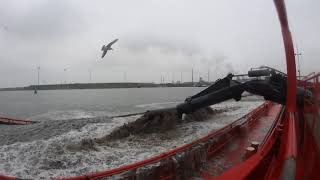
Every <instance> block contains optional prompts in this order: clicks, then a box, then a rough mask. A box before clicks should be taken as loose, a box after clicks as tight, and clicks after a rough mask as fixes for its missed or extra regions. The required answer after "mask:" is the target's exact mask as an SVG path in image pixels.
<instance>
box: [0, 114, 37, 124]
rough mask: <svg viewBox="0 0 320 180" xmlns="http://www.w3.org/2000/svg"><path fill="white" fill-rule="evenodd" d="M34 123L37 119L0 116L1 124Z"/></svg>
mask: <svg viewBox="0 0 320 180" xmlns="http://www.w3.org/2000/svg"><path fill="white" fill-rule="evenodd" d="M33 123H35V121H29V120H21V119H13V118H7V117H1V116H0V124H9V125H27V124H33Z"/></svg>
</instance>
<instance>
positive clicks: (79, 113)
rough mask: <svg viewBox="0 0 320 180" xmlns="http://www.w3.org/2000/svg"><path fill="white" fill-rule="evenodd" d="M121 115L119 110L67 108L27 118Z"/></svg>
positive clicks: (79, 117) (58, 118) (78, 117)
mask: <svg viewBox="0 0 320 180" xmlns="http://www.w3.org/2000/svg"><path fill="white" fill-rule="evenodd" d="M117 115H121V113H120V112H107V111H85V110H67V111H50V112H47V113H43V114H38V115H35V116H31V117H28V118H27V119H30V120H34V121H43V120H69V119H82V118H94V117H101V116H108V117H111V116H117Z"/></svg>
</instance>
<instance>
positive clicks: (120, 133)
mask: <svg viewBox="0 0 320 180" xmlns="http://www.w3.org/2000/svg"><path fill="white" fill-rule="evenodd" d="M225 111H227V110H226V109H221V110H213V109H212V108H211V107H206V108H201V109H198V110H196V111H194V112H193V113H190V114H185V115H184V116H183V118H182V119H180V118H179V116H178V113H177V111H176V109H175V108H174V109H173V108H172V109H162V110H153V111H147V112H146V113H145V114H144V115H142V116H141V117H139V118H138V119H137V120H135V121H133V122H129V123H126V124H124V125H122V126H120V127H118V128H116V129H115V130H113V131H112V132H111V133H110V134H107V135H105V136H103V137H100V138H94V139H82V140H81V141H80V142H79V143H77V144H70V145H67V146H66V149H67V150H69V151H80V150H85V151H90V150H94V151H98V148H97V147H96V146H97V145H107V144H108V143H109V142H112V141H114V140H118V139H122V138H126V137H128V136H130V135H139V134H147V133H163V132H166V131H168V130H172V129H174V128H175V126H176V124H178V123H181V122H184V121H185V122H189V121H204V120H206V119H209V118H210V117H211V116H213V115H215V114H218V113H222V112H225Z"/></svg>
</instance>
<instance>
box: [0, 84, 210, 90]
mask: <svg viewBox="0 0 320 180" xmlns="http://www.w3.org/2000/svg"><path fill="white" fill-rule="evenodd" d="M207 85H208V83H201V84H199V83H192V82H185V83H165V84H156V83H72V84H48V85H39V86H37V85H30V86H25V87H13V88H0V91H34V90H66V89H116V88H153V87H154V88H156V87H201V86H207Z"/></svg>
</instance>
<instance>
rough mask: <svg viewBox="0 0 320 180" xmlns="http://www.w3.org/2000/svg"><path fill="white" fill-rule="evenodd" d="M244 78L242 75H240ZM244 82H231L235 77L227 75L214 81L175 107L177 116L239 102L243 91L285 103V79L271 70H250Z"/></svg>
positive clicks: (283, 75) (277, 72) (264, 68)
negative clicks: (215, 105) (213, 106)
mask: <svg viewBox="0 0 320 180" xmlns="http://www.w3.org/2000/svg"><path fill="white" fill-rule="evenodd" d="M241 76H244V75H241ZM245 76H247V77H248V78H247V79H246V80H241V81H240V80H233V78H234V77H237V75H233V74H229V75H227V76H226V77H225V78H223V79H220V80H218V81H216V82H215V83H214V84H213V85H211V86H209V87H208V88H206V89H205V90H203V91H201V92H200V93H198V94H196V95H194V96H191V97H189V98H187V99H186V100H185V102H184V103H181V104H179V105H177V107H176V108H177V111H178V113H179V115H182V114H184V113H186V114H188V113H192V112H193V111H195V110H197V109H200V108H204V107H207V106H210V105H214V104H217V103H220V102H223V101H226V100H229V99H235V100H236V101H239V100H241V95H242V93H243V92H244V91H247V92H249V93H252V94H255V95H260V96H263V97H264V99H266V100H270V101H274V102H277V103H280V104H285V102H286V89H287V85H286V83H287V77H286V75H285V74H284V73H280V72H279V71H275V70H274V69H271V68H266V67H263V68H261V69H252V70H250V71H249V72H248V74H247V75H245Z"/></svg>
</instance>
